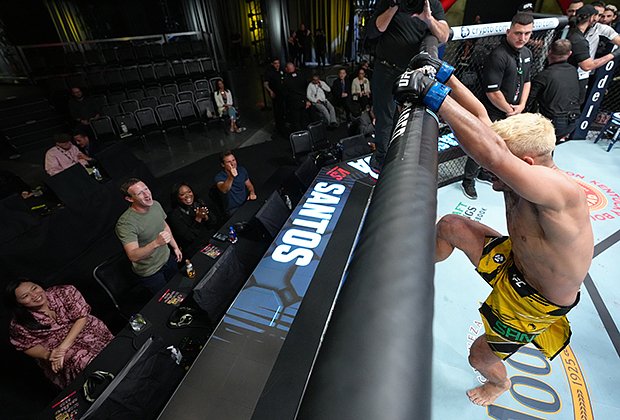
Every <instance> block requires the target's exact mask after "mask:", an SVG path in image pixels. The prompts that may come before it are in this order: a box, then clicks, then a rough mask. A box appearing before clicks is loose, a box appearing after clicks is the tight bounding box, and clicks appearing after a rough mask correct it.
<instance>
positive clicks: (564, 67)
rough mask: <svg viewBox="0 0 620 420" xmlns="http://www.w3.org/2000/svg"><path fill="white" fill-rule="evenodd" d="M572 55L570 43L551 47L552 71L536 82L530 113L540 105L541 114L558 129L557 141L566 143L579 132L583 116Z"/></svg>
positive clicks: (547, 71)
mask: <svg viewBox="0 0 620 420" xmlns="http://www.w3.org/2000/svg"><path fill="white" fill-rule="evenodd" d="M570 54H571V43H570V41H569V40H568V39H558V40H556V41H554V42H553V44H551V48H550V49H549V55H548V56H547V62H548V63H549V65H548V67H547V68H546V69H544V70H543V71H541V72H540V73H538V74H537V75H536V76H535V77H534V79H533V80H532V89H531V90H530V96H529V98H528V109H531V108H532V106H533V105H535V104H538V111H539V112H540V113H541V114H542V115H544V116H545V117H547V118H549V119H550V120H551V122H552V123H553V126H554V127H555V137H556V140H557V141H562V140H564V139H566V137H567V136H568V135H569V134H570V133H572V131H573V130H574V129H575V121H576V120H577V118H578V116H579V78H578V77H577V72H576V71H575V67H573V66H572V65H570V64H568V63H567V61H566V60H567V59H568V57H569V56H570Z"/></svg>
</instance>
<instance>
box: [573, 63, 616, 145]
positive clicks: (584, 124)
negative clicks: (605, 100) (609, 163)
mask: <svg viewBox="0 0 620 420" xmlns="http://www.w3.org/2000/svg"><path fill="white" fill-rule="evenodd" d="M615 65H616V61H615V60H612V61H610V62H608V63H607V64H606V65H605V67H604V68H599V69H598V70H597V71H596V73H595V77H600V80H598V81H597V82H595V84H594V85H593V86H592V90H591V92H590V97H589V98H588V99H587V100H586V102H585V105H584V108H583V112H582V113H581V116H580V117H579V120H578V122H577V126H578V129H576V130H575V132H574V133H573V138H577V139H580V138H585V136H586V134H587V130H588V127H589V126H590V122H591V120H592V118H593V117H594V115H596V113H597V112H598V109H599V107H600V104H599V103H598V102H599V100H600V99H601V97H603V96H604V91H605V87H606V86H607V84H608V82H609V78H610V75H611V74H612V71H613V68H614V67H615Z"/></svg>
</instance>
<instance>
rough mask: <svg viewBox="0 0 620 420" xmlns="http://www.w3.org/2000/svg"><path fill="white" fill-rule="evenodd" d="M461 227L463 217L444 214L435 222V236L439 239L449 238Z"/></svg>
mask: <svg viewBox="0 0 620 420" xmlns="http://www.w3.org/2000/svg"><path fill="white" fill-rule="evenodd" d="M462 226H463V216H459V215H457V214H446V215H445V216H443V217H442V218H441V219H439V221H438V222H437V235H438V236H439V237H443V238H445V237H448V236H451V235H452V233H453V232H454V231H455V230H458V229H459V228H461V227H462Z"/></svg>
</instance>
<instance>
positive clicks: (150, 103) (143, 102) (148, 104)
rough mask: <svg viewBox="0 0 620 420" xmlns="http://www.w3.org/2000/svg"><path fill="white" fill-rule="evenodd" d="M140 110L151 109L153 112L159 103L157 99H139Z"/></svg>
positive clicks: (151, 97) (152, 97) (148, 97)
mask: <svg viewBox="0 0 620 420" xmlns="http://www.w3.org/2000/svg"><path fill="white" fill-rule="evenodd" d="M139 102H140V108H151V109H152V110H153V111H155V108H157V105H159V102H157V98H155V97H154V96H147V97H146V98H142V99H140V101H139Z"/></svg>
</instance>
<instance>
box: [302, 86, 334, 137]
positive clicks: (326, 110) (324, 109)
mask: <svg viewBox="0 0 620 420" xmlns="http://www.w3.org/2000/svg"><path fill="white" fill-rule="evenodd" d="M326 92H331V88H330V87H329V86H328V85H327V83H325V82H324V81H322V80H321V78H320V77H319V75H318V74H315V75H313V76H312V81H311V82H310V83H309V84H308V87H307V88H306V98H308V100H309V101H310V102H311V103H312V106H314V107H315V108H316V109H317V110H318V111H319V112H320V113H321V116H322V117H323V119H324V120H325V121H327V123H328V124H329V126H330V127H338V120H336V110H335V109H334V106H333V105H332V104H331V103H330V102H329V101H328V100H327V96H326V95H325V93H326Z"/></svg>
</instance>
